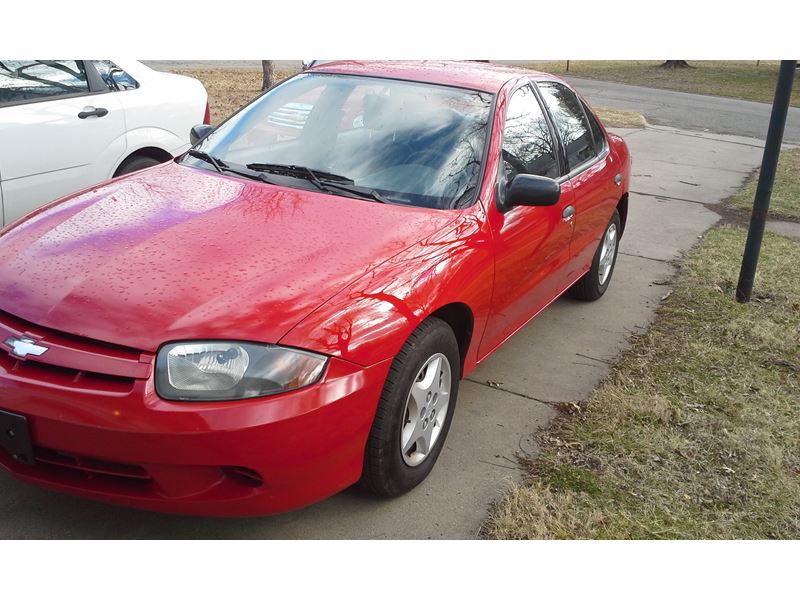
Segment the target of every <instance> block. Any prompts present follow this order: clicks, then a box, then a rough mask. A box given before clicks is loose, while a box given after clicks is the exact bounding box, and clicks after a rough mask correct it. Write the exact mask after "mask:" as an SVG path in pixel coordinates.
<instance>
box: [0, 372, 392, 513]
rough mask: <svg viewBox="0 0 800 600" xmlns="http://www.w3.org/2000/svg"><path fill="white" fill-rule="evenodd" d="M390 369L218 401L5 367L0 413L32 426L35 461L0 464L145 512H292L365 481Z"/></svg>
mask: <svg viewBox="0 0 800 600" xmlns="http://www.w3.org/2000/svg"><path fill="white" fill-rule="evenodd" d="M390 362H391V361H385V362H382V363H378V364H377V365H374V366H372V367H367V368H364V367H360V366H357V365H354V364H352V363H349V362H346V361H342V360H339V359H331V360H330V363H329V365H328V368H327V371H326V373H325V376H324V378H323V380H322V381H321V382H319V383H317V384H315V385H313V386H310V387H308V388H305V389H303V390H299V391H295V392H289V393H286V394H280V395H277V396H272V397H268V398H261V399H250V400H243V401H232V402H217V403H208V402H205V403H193V402H169V401H165V400H162V399H161V398H159V397H158V396H157V395H156V393H155V389H154V387H153V382H152V377H150V378H148V379H131V380H130V389H128V388H127V387H126V385H125V383H124V382H122V381H120V380H112V379H109V380H108V381H105V382H104V381H102V380H81V379H78V380H77V381H71V382H66V380H64V379H60V378H59V377H55V376H53V377H49V376H48V377H44V376H42V377H36V376H34V375H31V372H29V371H26V370H25V368H22V369H20V368H17V367H19V364H18V363H17V365H16V367H12V366H10V365H11V363H10V362H5V361H4V362H0V409H2V410H5V411H8V412H13V413H17V414H21V415H24V416H25V417H27V419H28V422H29V427H30V435H31V438H32V442H33V445H34V456H35V462H34V464H33V465H28V464H24V463H22V462H19V461H17V460H15V459H14V458H12V457H11V455H10V454H9V453H7V452H5V451H4V450H3V449H2V448H0V465H2V466H3V467H5V468H6V469H8V470H9V471H10V472H11V473H12V474H13V475H14V476H16V477H17V478H18V479H21V480H23V481H27V482H30V483H34V484H38V485H42V486H45V487H48V488H51V489H55V490H59V491H63V492H68V493H72V494H77V495H80V496H84V497H87V498H92V499H95V500H100V501H106V502H112V503H115V504H122V505H126V506H130V507H135V508H141V509H148V510H157V511H164V512H176V513H184V514H195V515H214V516H245V515H264V514H271V513H277V512H283V511H287V510H292V509H296V508H299V507H302V506H305V505H308V504H311V503H313V502H316V501H319V500H322V499H323V498H326V497H328V496H330V495H332V494H334V493H336V492H338V491H341V490H343V489H344V488H346V487H348V486H349V485H351V484H353V483H355V482H356V481H357V480H358V479H359V477H360V475H361V469H362V464H363V456H364V448H365V445H366V441H367V436H368V434H369V430H370V427H371V424H372V420H373V418H374V415H375V410H376V407H377V403H378V399H379V397H380V394H381V389H382V387H383V382H384V380H385V378H386V374H387V372H388V370H389V366H390ZM32 372H33V373H35V372H36V370H35V369H34V370H33V371H32Z"/></svg>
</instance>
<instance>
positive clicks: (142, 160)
mask: <svg viewBox="0 0 800 600" xmlns="http://www.w3.org/2000/svg"><path fill="white" fill-rule="evenodd" d="M162 162H164V161H161V160H156V159H155V158H153V157H152V156H129V157H128V158H126V159H125V160H123V161H122V164H121V165H120V166H119V168H118V169H117V172H116V173H114V177H119V176H120V175H127V174H128V173H133V172H134V171H141V170H142V169H146V168H147V167H154V166H155V165H160V164H161V163H162Z"/></svg>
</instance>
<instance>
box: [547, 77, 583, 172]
mask: <svg viewBox="0 0 800 600" xmlns="http://www.w3.org/2000/svg"><path fill="white" fill-rule="evenodd" d="M538 85H539V89H540V90H541V92H542V97H543V98H544V101H545V104H547V108H548V109H549V110H550V114H552V115H553V120H554V121H555V123H556V127H557V128H558V133H559V134H560V135H561V139H562V141H563V142H564V145H565V147H566V150H567V163H568V164H569V168H570V170H573V169H575V168H576V167H578V166H579V165H581V164H582V163H584V162H586V161H587V160H589V159H590V158H594V156H595V150H594V143H593V139H592V133H591V131H590V129H589V122H588V120H587V119H586V115H585V114H584V112H583V108H581V103H580V100H578V97H577V96H576V95H575V94H574V93H573V92H572V90H570V89H569V88H567V87H566V86H564V85H561V84H560V83H555V82H551V81H545V82H542V83H539V84H538Z"/></svg>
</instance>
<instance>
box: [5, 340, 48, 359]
mask: <svg viewBox="0 0 800 600" xmlns="http://www.w3.org/2000/svg"><path fill="white" fill-rule="evenodd" d="M6 346H8V347H10V348H11V354H13V355H14V356H19V357H20V358H25V357H26V356H28V355H30V356H41V355H42V354H44V353H45V352H47V347H46V346H37V345H36V340H32V339H30V338H26V337H21V338H15V337H10V338H8V339H7V340H6Z"/></svg>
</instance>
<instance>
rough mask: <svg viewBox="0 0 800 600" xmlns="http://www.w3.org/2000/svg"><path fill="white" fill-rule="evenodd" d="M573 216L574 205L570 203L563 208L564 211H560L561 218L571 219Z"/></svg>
mask: <svg viewBox="0 0 800 600" xmlns="http://www.w3.org/2000/svg"><path fill="white" fill-rule="evenodd" d="M574 216H575V207H574V206H572V204H570V205H569V206H567V207H566V208H564V212H562V213H561V218H562V219H564V220H565V221H571V220H572V217H574Z"/></svg>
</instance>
